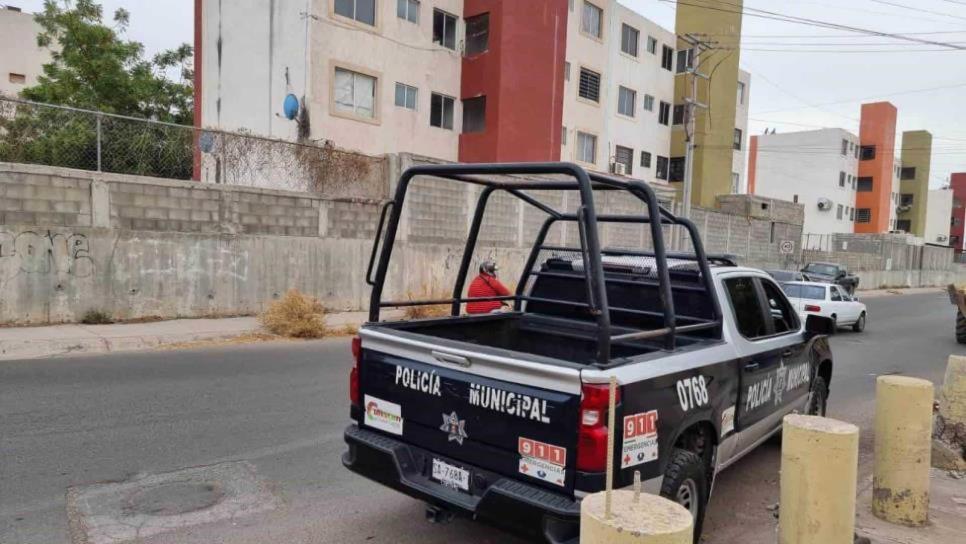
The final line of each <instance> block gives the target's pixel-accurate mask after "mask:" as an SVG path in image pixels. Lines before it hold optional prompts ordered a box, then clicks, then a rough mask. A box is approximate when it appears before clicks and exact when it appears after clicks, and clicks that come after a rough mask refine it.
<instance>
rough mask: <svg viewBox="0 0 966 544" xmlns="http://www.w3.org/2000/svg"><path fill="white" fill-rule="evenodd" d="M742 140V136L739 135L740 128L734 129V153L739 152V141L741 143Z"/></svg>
mask: <svg viewBox="0 0 966 544" xmlns="http://www.w3.org/2000/svg"><path fill="white" fill-rule="evenodd" d="M742 138H743V135H742V133H741V129H740V128H736V129H735V141H734V148H735V150H736V151H741V141H742Z"/></svg>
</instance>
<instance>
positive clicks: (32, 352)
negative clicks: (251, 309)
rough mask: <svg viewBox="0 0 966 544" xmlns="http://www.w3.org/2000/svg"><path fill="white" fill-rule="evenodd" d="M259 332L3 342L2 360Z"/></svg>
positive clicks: (141, 348) (144, 347) (147, 346)
mask: <svg viewBox="0 0 966 544" xmlns="http://www.w3.org/2000/svg"><path fill="white" fill-rule="evenodd" d="M257 332H259V330H258V329H251V330H241V331H235V332H230V333H226V332H212V333H187V334H164V335H137V336H117V337H110V338H108V337H92V338H75V339H69V340H64V339H49V340H22V341H6V342H2V343H0V361H11V360H18V359H45V358H51V357H61V356H65V355H75V354H77V355H81V354H84V355H86V354H99V353H116V352H124V351H146V350H151V349H158V348H163V347H165V346H172V345H177V344H185V343H190V342H204V341H215V340H230V339H233V338H237V337H239V336H245V335H247V334H254V333H257Z"/></svg>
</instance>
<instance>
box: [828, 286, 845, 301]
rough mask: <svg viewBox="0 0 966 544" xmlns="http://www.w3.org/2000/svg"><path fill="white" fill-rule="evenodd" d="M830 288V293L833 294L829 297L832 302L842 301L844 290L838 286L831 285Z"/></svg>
mask: <svg viewBox="0 0 966 544" xmlns="http://www.w3.org/2000/svg"><path fill="white" fill-rule="evenodd" d="M828 290H829V294H830V295H831V296H830V297H829V300H831V301H832V302H842V291H839V288H838V287H835V286H834V285H831V286H829V288H828Z"/></svg>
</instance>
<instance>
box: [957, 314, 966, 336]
mask: <svg viewBox="0 0 966 544" xmlns="http://www.w3.org/2000/svg"><path fill="white" fill-rule="evenodd" d="M956 341H957V342H959V343H960V344H966V316H963V312H960V311H959V310H956Z"/></svg>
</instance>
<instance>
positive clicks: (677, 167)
mask: <svg viewBox="0 0 966 544" xmlns="http://www.w3.org/2000/svg"><path fill="white" fill-rule="evenodd" d="M668 181H684V157H673V158H672V159H671V161H670V163H669V166H668Z"/></svg>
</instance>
